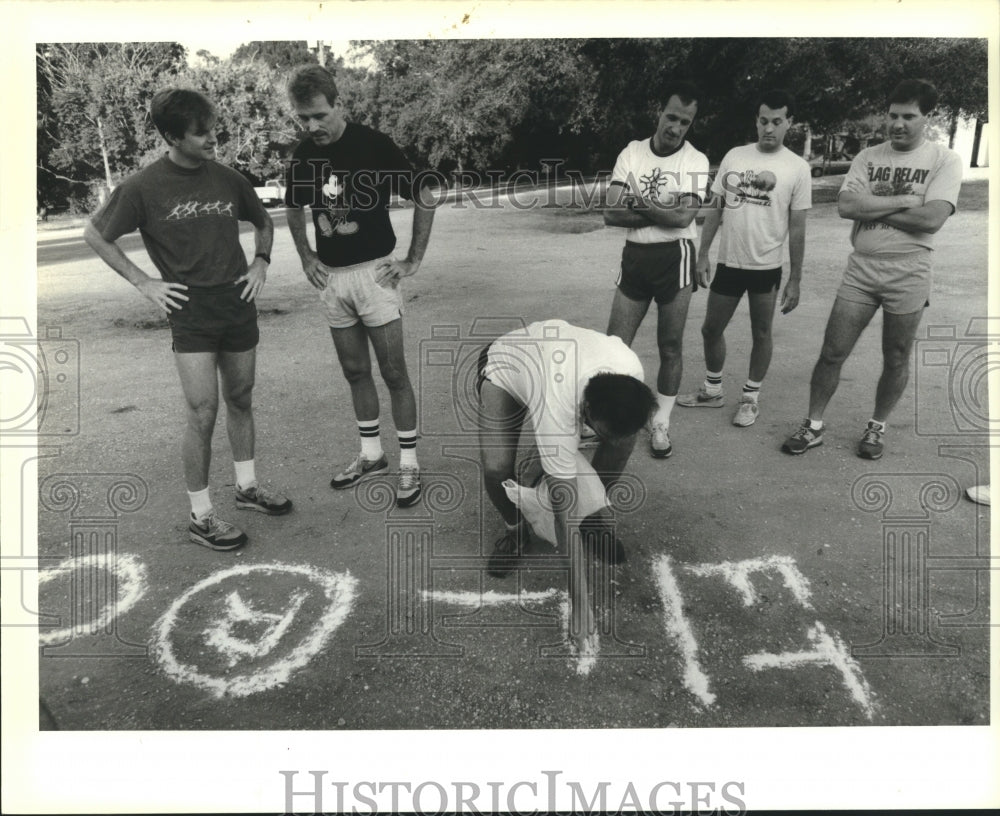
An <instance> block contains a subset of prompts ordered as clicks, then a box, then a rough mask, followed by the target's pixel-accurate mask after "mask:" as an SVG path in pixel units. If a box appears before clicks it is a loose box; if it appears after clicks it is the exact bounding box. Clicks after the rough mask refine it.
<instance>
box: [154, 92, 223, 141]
mask: <svg viewBox="0 0 1000 816" xmlns="http://www.w3.org/2000/svg"><path fill="white" fill-rule="evenodd" d="M149 115H150V116H151V117H152V119H153V124H154V125H156V129H157V130H158V131H159V132H160V135H161V136H162V137H163V138H164V139H166V138H167V137H168V136H173V137H175V138H178V139H183V138H184V134H185V133H187V132H188V130H189V129H190V128H191V126H192V125H197V126H202V127H208V126H210V125H211V123H212V122H213V121H214V120H215V118H216V112H215V105H213V104H212V103H211V102H210V101H209V99H208V97H207V96H205V95H204V94H202V93H199V92H198V91H193V90H191V89H190V88H164V89H163V90H161V91H157V93H156V95H155V96H154V97H153V101H152V102H151V103H150V106H149Z"/></svg>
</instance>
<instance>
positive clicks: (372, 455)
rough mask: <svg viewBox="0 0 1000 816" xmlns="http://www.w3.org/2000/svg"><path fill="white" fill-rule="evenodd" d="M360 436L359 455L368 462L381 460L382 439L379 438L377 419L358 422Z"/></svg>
mask: <svg viewBox="0 0 1000 816" xmlns="http://www.w3.org/2000/svg"><path fill="white" fill-rule="evenodd" d="M358 433H359V434H360V435H361V455H362V456H363V457H364V458H365V459H367V460H368V461H369V462H374V461H375V460H376V459H381V458H382V438H381V437H380V436H379V428H378V419H371V420H367V419H366V420H361V419H359V420H358Z"/></svg>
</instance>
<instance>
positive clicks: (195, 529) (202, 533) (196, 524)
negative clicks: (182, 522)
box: [188, 510, 247, 550]
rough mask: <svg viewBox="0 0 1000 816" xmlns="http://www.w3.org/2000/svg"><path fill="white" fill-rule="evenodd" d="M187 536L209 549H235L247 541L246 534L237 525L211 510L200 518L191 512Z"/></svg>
mask: <svg viewBox="0 0 1000 816" xmlns="http://www.w3.org/2000/svg"><path fill="white" fill-rule="evenodd" d="M188 538H189V539H190V540H191V541H193V542H194V543H195V544H201V546H202V547H208V548H209V549H211V550H235V549H236V548H237V547H242V546H243V545H244V544H246V543H247V536H246V533H244V532H243V531H242V530H241V529H240V528H239V527H236V526H235V525H232V524H230V523H229V522H228V521H223V520H222V519H220V518H219V517H218V516H217V515H215V511H214V510H213V511H212V512H211V513H209V514H208V515H207V516H205V517H204V518H202V519H197V518H195V517H194V513H192V514H191V524H190V525H189V526H188Z"/></svg>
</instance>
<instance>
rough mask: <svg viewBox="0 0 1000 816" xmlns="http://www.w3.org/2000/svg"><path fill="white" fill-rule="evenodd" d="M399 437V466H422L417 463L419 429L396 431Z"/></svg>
mask: <svg viewBox="0 0 1000 816" xmlns="http://www.w3.org/2000/svg"><path fill="white" fill-rule="evenodd" d="M396 436H397V437H399V466H400V467H420V465H418V464H417V429H416V428H414V429H413V430H412V431H399V430H397V431H396Z"/></svg>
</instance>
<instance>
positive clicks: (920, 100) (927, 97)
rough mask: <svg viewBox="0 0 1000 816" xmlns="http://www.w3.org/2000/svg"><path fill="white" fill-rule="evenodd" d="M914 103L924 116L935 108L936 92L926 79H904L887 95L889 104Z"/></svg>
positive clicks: (936, 101)
mask: <svg viewBox="0 0 1000 816" xmlns="http://www.w3.org/2000/svg"><path fill="white" fill-rule="evenodd" d="M908 102H916V103H917V107H919V108H920V112H921V113H922V114H924V115H925V116H926V115H927V114H928V113H930V112H931V111H932V110H934V108H936V107H937V103H938V91H937V88H935V87H934V86H933V85H931V83H929V82H928V81H927V80H926V79H904V80H903V81H902V82H900V83H899V84H898V85H897V86H896V87H895V88H893V89H892V93H891V94H889V104H890V105H893V104H897V105H905V104H906V103H908Z"/></svg>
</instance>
